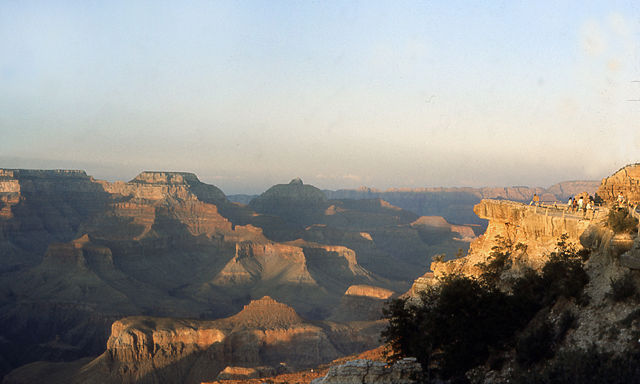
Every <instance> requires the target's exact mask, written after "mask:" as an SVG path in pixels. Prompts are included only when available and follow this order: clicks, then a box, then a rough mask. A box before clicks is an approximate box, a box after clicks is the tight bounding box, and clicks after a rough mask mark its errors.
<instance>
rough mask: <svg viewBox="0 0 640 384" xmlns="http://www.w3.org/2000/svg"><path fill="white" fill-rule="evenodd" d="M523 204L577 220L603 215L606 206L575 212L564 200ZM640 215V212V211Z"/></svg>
mask: <svg viewBox="0 0 640 384" xmlns="http://www.w3.org/2000/svg"><path fill="white" fill-rule="evenodd" d="M514 203H516V204H519V205H522V206H524V207H526V208H527V209H529V210H532V211H533V213H536V214H544V215H545V216H554V217H562V218H565V217H568V218H572V219H577V220H589V221H592V220H595V219H597V218H599V217H600V216H601V212H604V211H605V210H606V208H604V207H598V206H595V207H592V208H590V209H586V210H585V209H583V211H582V212H575V211H573V210H572V208H570V207H569V206H567V204H566V203H562V202H554V203H548V202H546V203H544V202H543V203H539V204H526V203H517V202H514ZM639 215H640V213H639Z"/></svg>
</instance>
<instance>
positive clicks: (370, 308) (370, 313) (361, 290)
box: [329, 285, 394, 322]
mask: <svg viewBox="0 0 640 384" xmlns="http://www.w3.org/2000/svg"><path fill="white" fill-rule="evenodd" d="M392 296H394V292H393V291H390V290H388V289H384V288H380V287H374V286H370V285H352V286H350V287H349V288H348V289H347V291H346V292H345V293H344V296H343V297H342V299H341V300H340V304H339V305H338V306H337V307H336V308H335V309H334V310H333V314H332V316H331V317H330V318H329V319H330V320H333V321H341V322H346V321H371V320H379V319H381V318H382V308H383V307H384V305H385V303H386V302H387V300H388V299H390V298H391V297H392Z"/></svg>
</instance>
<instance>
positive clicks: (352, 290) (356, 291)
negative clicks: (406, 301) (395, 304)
mask: <svg viewBox="0 0 640 384" xmlns="http://www.w3.org/2000/svg"><path fill="white" fill-rule="evenodd" d="M344 294H345V295H347V296H362V297H369V298H372V299H379V300H386V299H388V298H390V297H391V296H393V291H390V290H388V289H384V288H380V287H372V286H370V285H352V286H350V287H349V289H347V291H346V292H345V293H344Z"/></svg>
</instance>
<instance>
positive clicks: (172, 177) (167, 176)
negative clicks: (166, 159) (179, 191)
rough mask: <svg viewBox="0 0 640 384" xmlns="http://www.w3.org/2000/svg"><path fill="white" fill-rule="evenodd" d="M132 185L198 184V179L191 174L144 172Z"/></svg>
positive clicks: (134, 179) (132, 181)
mask: <svg viewBox="0 0 640 384" xmlns="http://www.w3.org/2000/svg"><path fill="white" fill-rule="evenodd" d="M130 183H144V184H197V183H200V180H199V179H198V177H197V176H196V175H195V174H193V173H191V172H164V171H144V172H141V173H140V174H139V175H138V176H136V177H135V178H133V180H131V181H130Z"/></svg>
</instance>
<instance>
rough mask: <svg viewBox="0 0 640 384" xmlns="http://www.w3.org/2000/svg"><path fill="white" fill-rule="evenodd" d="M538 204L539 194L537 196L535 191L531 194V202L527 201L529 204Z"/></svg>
mask: <svg viewBox="0 0 640 384" xmlns="http://www.w3.org/2000/svg"><path fill="white" fill-rule="evenodd" d="M531 204H533V205H540V196H538V194H537V193H534V194H533V200H532V201H531V203H529V205H531Z"/></svg>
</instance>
